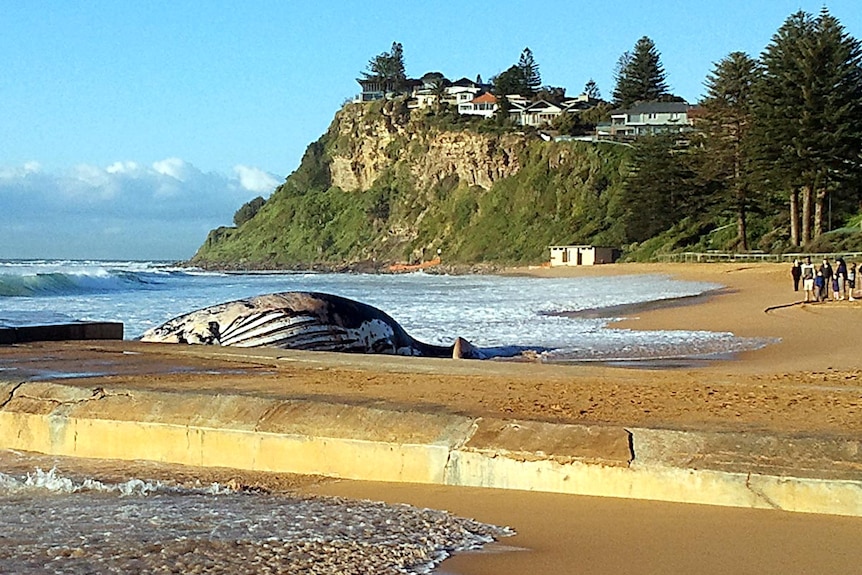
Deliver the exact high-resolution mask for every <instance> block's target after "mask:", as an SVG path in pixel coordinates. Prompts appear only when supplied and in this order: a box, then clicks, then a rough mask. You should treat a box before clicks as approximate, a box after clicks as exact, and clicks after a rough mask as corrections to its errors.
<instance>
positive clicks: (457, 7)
mask: <svg viewBox="0 0 862 575" xmlns="http://www.w3.org/2000/svg"><path fill="white" fill-rule="evenodd" d="M297 4H301V3H297ZM822 7H823V4H822V2H814V1H810V0H806V1H801V2H800V1H798V0H797V1H794V2H788V1H778V0H772V1H766V2H761V3H752V2H741V1H739V0H733V1H732V2H730V3H725V4H724V5H722V11H721V15H722V17H721V18H715V17H714V12H715V8H714V7H711V6H710V5H701V4H691V5H688V4H686V5H681V4H678V3H675V2H673V3H672V2H661V3H657V5H654V6H648V7H647V6H643V5H642V4H641V3H635V2H626V1H624V2H622V3H618V5H617V6H615V7H614V8H613V9H608V8H605V7H600V6H594V5H589V6H584V7H582V8H579V9H578V10H577V11H573V10H562V11H560V12H559V13H555V12H551V13H550V14H536V13H535V11H532V10H529V8H528V7H527V5H526V4H524V3H521V2H516V1H513V0H503V1H502V2H498V3H496V4H494V5H493V6H492V7H491V8H487V7H484V6H479V5H464V4H454V3H453V4H452V5H451V8H450V9H449V10H446V9H441V7H440V6H436V5H435V6H426V5H410V4H406V5H391V4H390V3H386V2H382V1H380V0H374V1H372V2H370V3H368V2H366V3H364V4H363V5H362V6H361V8H360V7H353V8H345V7H344V5H343V3H337V2H331V1H326V0H324V1H322V2H317V3H315V4H314V5H313V6H305V5H295V4H293V3H291V4H282V3H275V2H262V3H253V4H252V5H251V6H243V7H232V6H219V7H216V8H211V9H209V10H207V9H206V8H202V7H201V6H199V5H198V4H195V3H191V2H175V3H168V2H160V3H155V4H147V5H146V6H143V5H134V4H130V5H127V4H125V3H120V4H108V5H98V6H96V5H86V6H81V5H78V4H75V3H72V4H67V3H61V2H57V1H50V0H49V1H48V2H46V3H44V4H43V5H41V6H40V7H39V9H36V8H32V7H31V5H29V4H26V3H24V4H11V5H7V6H4V8H3V16H4V21H5V22H6V23H7V26H6V31H5V32H4V34H3V35H2V36H0V62H2V66H3V69H4V75H3V76H2V77H0V107H2V109H3V110H4V111H5V117H4V118H3V120H2V121H0V139H2V141H3V142H4V153H3V155H2V158H0V226H2V228H3V230H4V232H5V233H4V235H3V237H2V239H0V258H4V259H11V258H16V259H40V258H41V259H73V258H74V259H118V260H130V259H134V260H141V261H152V260H159V261H164V260H169V261H184V260H187V259H189V258H191V257H192V256H193V255H194V252H195V250H196V249H197V248H198V247H199V246H200V245H201V244H203V242H204V241H205V240H206V237H207V233H208V232H209V231H210V230H211V229H214V228H217V227H218V226H222V225H231V223H232V218H233V214H234V212H235V211H236V210H237V209H239V208H240V207H241V206H242V204H243V203H245V202H247V201H249V200H251V199H252V198H254V197H256V196H258V195H260V196H263V197H268V196H269V195H270V194H271V193H272V191H273V190H274V189H275V188H276V187H277V186H278V185H279V184H280V183H282V182H283V181H284V179H285V177H286V176H287V175H288V174H289V173H291V172H292V171H294V170H295V169H296V168H297V167H298V166H299V161H300V159H301V157H302V154H303V153H304V151H305V149H306V147H307V146H308V145H309V144H310V143H311V142H313V141H315V140H316V139H317V138H319V137H320V136H321V135H322V134H323V133H324V132H325V131H326V129H327V127H328V126H329V124H330V122H331V121H332V117H333V115H334V114H335V112H336V111H337V110H338V109H340V108H341V106H342V104H343V103H344V102H345V101H347V100H349V99H351V98H352V97H353V96H354V95H355V94H357V93H358V92H359V91H360V87H359V85H358V83H357V82H356V78H358V77H359V76H360V75H361V73H362V71H363V70H365V69H366V66H367V63H368V61H369V60H370V59H371V58H373V57H374V56H376V55H377V54H380V53H382V52H385V51H388V50H389V49H390V47H391V44H392V42H393V41H397V42H400V43H402V45H403V47H404V58H405V64H406V71H407V74H408V76H410V77H421V75H422V74H425V73H427V72H433V71H439V72H441V73H443V74H444V75H445V76H446V77H447V78H449V79H452V80H457V79H458V78H461V77H466V78H470V79H475V78H476V76H477V75H481V76H482V79H483V81H488V80H490V79H491V77H492V76H494V75H495V74H498V73H500V72H502V71H504V70H505V69H506V68H508V67H509V66H511V65H512V64H515V63H516V62H517V60H518V57H519V55H520V53H521V51H522V50H523V49H524V48H525V47H529V48H530V49H531V51H532V52H533V55H534V57H535V60H536V62H537V64H538V65H539V72H540V74H541V78H542V83H543V84H545V85H551V86H559V87H565V88H566V90H567V95H569V96H577V95H578V94H580V93H581V92H582V91H583V87H584V86H585V85H586V83H587V81H589V80H591V79H592V80H594V81H595V82H596V83H597V84H598V87H599V90H600V92H601V95H602V97H603V98H604V99H606V100H610V99H611V93H612V92H613V87H614V86H613V70H614V67H615V65H616V62H617V60H618V58H619V57H620V55H621V54H622V53H623V52H625V51H629V50H631V49H632V48H633V47H634V45H635V43H636V42H637V40H638V39H639V38H641V37H642V36H648V37H650V38H651V39H652V40H653V41H654V42H655V45H656V48H657V50H658V51H659V53H660V54H661V62H662V64H663V66H664V69H665V72H666V75H667V82H668V85H669V88H670V92H671V93H673V94H675V95H679V96H681V97H683V98H685V99H686V100H687V101H688V102H690V103H692V104H694V103H697V101H698V100H699V99H700V97H701V95H702V93H703V82H704V79H705V78H706V75H707V74H708V73H709V72H710V71H711V70H712V68H713V65H714V63H715V62H717V61H719V60H720V59H722V58H723V57H725V56H726V55H727V54H729V53H730V52H733V51H744V52H747V53H749V54H750V55H752V56H754V57H758V56H759V55H760V54H761V53H762V51H763V50H764V48H766V46H767V45H768V44H769V42H770V40H771V38H772V36H773V35H774V34H775V33H776V31H777V30H778V28H779V27H780V26H781V25H782V24H783V23H784V21H785V20H786V19H787V18H788V17H789V16H790V15H791V14H793V13H795V12H797V11H798V10H800V9H801V10H804V11H806V12H809V13H812V14H815V15H816V14H817V13H819V12H820V10H821V8H822ZM827 7H828V9H829V11H830V13H831V14H832V15H833V16H835V17H836V18H837V19H838V20H839V21H840V22H841V23H842V25H843V26H844V28H845V30H846V32H847V33H848V34H850V35H852V36H854V37H855V38H857V39H859V38H860V36H862V10H859V8H858V6H857V5H856V3H855V2H850V1H849V0H841V1H837V2H830V3H829V4H828V5H827ZM382 15H385V16H382ZM621 15H622V16H625V17H624V18H623V17H621ZM635 15H636V16H635ZM347 43H349V46H344V45H345V44H347ZM335 47H337V48H335Z"/></svg>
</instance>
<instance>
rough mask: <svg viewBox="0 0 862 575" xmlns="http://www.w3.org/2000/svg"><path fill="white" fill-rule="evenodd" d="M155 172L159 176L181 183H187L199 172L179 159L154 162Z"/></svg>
mask: <svg viewBox="0 0 862 575" xmlns="http://www.w3.org/2000/svg"><path fill="white" fill-rule="evenodd" d="M153 170H155V171H156V173H158V174H161V175H163V176H168V177H171V178H173V179H175V180H179V181H181V182H185V181H186V180H187V179H189V178H190V177H191V176H192V175H193V173H194V172H198V170H197V168H195V167H194V166H192V165H191V164H189V163H187V162H185V161H183V160H181V159H179V158H167V159H164V160H161V161H158V162H153ZM198 173H199V172H198Z"/></svg>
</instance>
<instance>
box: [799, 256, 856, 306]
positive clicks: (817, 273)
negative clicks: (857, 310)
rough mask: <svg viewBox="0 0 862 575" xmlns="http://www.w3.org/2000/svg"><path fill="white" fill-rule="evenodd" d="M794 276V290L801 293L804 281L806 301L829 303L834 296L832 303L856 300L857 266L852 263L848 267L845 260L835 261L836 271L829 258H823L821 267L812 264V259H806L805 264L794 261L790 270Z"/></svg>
mask: <svg viewBox="0 0 862 575" xmlns="http://www.w3.org/2000/svg"><path fill="white" fill-rule="evenodd" d="M790 275H791V276H793V290H794V291H799V282H800V280H801V281H802V289H803V290H804V291H805V301H806V302H812V301H827V300H829V299H830V297H829V294H830V293H831V294H832V298H831V299H832V301H839V300H843V299H847V300H849V301H853V300H854V299H856V298H855V297H854V294H855V292H856V264H855V263H854V262H851V263H850V265H849V266H848V265H847V263H846V262H845V261H844V259H843V258H838V259H837V260H835V269H833V268H832V265H831V264H830V263H829V260H828V259H827V258H823V263H822V264H820V267H815V266H814V264H813V263H811V258H810V257H806V258H805V261H804V262H801V263H800V261H799V260H798V259H797V260H794V261H793V267H792V268H790Z"/></svg>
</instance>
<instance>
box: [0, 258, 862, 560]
mask: <svg viewBox="0 0 862 575" xmlns="http://www.w3.org/2000/svg"><path fill="white" fill-rule="evenodd" d="M789 271H790V270H789V266H788V265H783V264H782V265H779V264H621V265H608V266H596V267H590V268H579V269H578V268H567V269H528V270H526V269H518V270H511V271H509V272H507V273H513V274H530V275H535V276H555V277H569V276H580V275H592V276H601V277H603V278H606V280H607V285H608V289H609V290H612V289H614V287H613V286H614V283H615V282H619V281H627V279H626V278H627V277H628V276H631V275H633V274H653V273H658V274H670V275H672V276H673V277H677V278H681V279H688V280H698V281H707V282H712V283H715V284H717V286H720V287H719V288H718V289H717V290H716V291H715V292H713V293H712V294H710V295H709V296H704V297H699V298H693V299H691V300H683V301H674V302H665V303H664V304H662V305H651V306H648V307H640V308H632V309H629V310H625V315H626V317H627V319H625V320H624V321H621V322H619V323H618V324H616V325H617V326H622V327H626V328H630V329H644V330H647V329H649V330H674V329H684V330H708V331H722V332H732V333H734V334H736V335H738V336H743V337H755V338H764V339H766V340H769V341H771V342H772V343H770V344H769V345H766V346H765V347H763V348H762V349H758V350H755V351H751V352H746V353H744V354H741V355H739V356H737V357H733V358H720V359H713V360H708V361H700V362H688V361H683V362H660V363H644V364H638V365H635V366H626V367H622V366H619V365H603V364H598V363H595V364H580V365H568V366H560V365H543V364H535V363H525V362H503V361H491V362H473V361H449V360H425V359H421V360H420V359H417V360H406V361H405V360H404V358H396V359H393V360H391V361H390V360H387V359H384V358H380V357H369V356H354V355H338V354H323V353H321V354H295V355H291V354H289V353H288V354H286V353H284V352H281V353H278V354H276V353H273V354H272V355H271V357H272V359H271V361H267V360H266V358H265V357H263V358H261V357H257V358H256V359H255V360H254V362H255V363H254V365H252V366H247V365H246V367H247V369H245V370H239V369H238V370H235V371H233V372H231V373H230V374H223V375H220V376H219V377H217V378H213V377H212V376H211V375H207V374H204V373H194V372H189V373H177V372H176V371H171V370H166V371H164V372H159V370H158V369H155V368H154V361H155V360H154V359H152V357H155V356H152V354H154V353H155V350H158V354H160V356H161V357H169V356H172V357H175V358H180V359H181V360H182V361H184V362H187V363H188V364H189V365H194V364H195V363H196V362H198V363H199V364H200V365H209V366H212V365H214V363H213V361H212V359H211V358H209V359H204V358H203V356H202V355H200V349H201V348H198V347H197V346H190V347H186V346H157V347H154V346H148V345H146V344H140V343H134V342H115V343H99V344H98V345H96V344H93V345H88V346H84V347H83V348H82V346H81V344H59V345H58V344H50V345H49V344H44V346H43V344H33V345H32V346H30V350H31V351H32V352H33V353H35V354H38V353H40V349H50V356H51V357H50V358H49V359H50V360H56V361H58V362H60V361H63V358H64V357H65V358H66V360H68V358H69V357H73V358H75V361H77V362H78V363H79V364H80V365H81V369H87V367H88V365H89V364H88V363H87V362H88V361H91V360H92V361H97V360H99V354H104V353H105V352H106V351H107V352H112V351H113V352H118V351H122V352H123V353H127V352H130V351H131V352H133V353H135V354H140V358H141V359H139V360H138V361H140V362H141V364H140V366H146V369H145V370H144V367H139V368H138V372H136V371H135V369H136V368H134V367H131V368H130V372H129V373H128V374H126V375H124V374H119V376H117V375H114V376H112V377H111V378H110V381H111V382H112V383H114V384H116V383H118V382H119V383H123V381H124V379H123V378H124V377H126V378H128V381H129V382H131V381H134V385H136V386H138V387H140V388H143V389H151V390H171V391H175V390H176V391H184V390H188V391H195V392H201V391H204V392H212V393H221V392H224V391H226V390H241V391H242V392H243V393H254V394H256V395H260V396H265V397H268V396H278V397H289V398H299V399H301V398H309V399H314V400H317V401H327V402H333V403H341V404H350V405H380V406H395V407H397V408H398V409H408V410H411V411H419V412H424V413H448V414H459V415H468V416H472V417H497V418H511V419H519V420H532V421H542V422H555V423H578V424H590V425H599V426H602V425H616V426H632V427H645V428H658V429H681V430H706V431H743V432H744V431H758V432H760V431H763V432H770V433H775V434H779V435H786V436H788V437H793V436H804V437H849V438H858V437H859V434H860V432H862V411H860V406H862V383H860V374H862V354H860V353H859V347H860V346H859V341H860V328H862V302H859V301H855V302H849V301H837V302H825V303H818V304H803V303H802V298H803V293H802V292H794V291H793V288H792V281H791V278H790V273H789ZM40 346H42V347H40ZM88 350H90V351H91V352H92V354H93V358H90V359H88V358H89V356H88V353H90V351H88ZM20 353H21V351H20V349H13V348H0V359H4V358H12V357H14V356H15V355H16V354H19V355H20ZM64 354H65V355H64ZM220 361H222V362H223V366H222V367H229V366H237V365H245V363H243V362H246V363H248V361H249V360H248V358H247V357H245V356H243V354H242V353H241V352H239V351H236V350H226V351H225V353H224V355H222V356H220ZM48 367H50V365H48ZM140 370H144V371H146V373H141V372H140ZM71 381H72V384H73V385H81V386H88V387H92V386H93V385H98V382H99V378H98V377H96V378H91V379H87V380H78V381H80V383H77V382H75V380H71ZM106 381H108V380H107V379H106ZM198 472H199V473H200V474H201V476H202V477H206V478H207V480H221V481H234V482H236V483H238V484H242V485H261V486H269V487H272V488H275V489H300V490H301V491H303V492H306V493H310V494H336V495H341V496H350V497H360V498H370V499H375V500H385V501H391V502H405V503H412V504H415V505H419V506H428V507H434V508H441V509H446V510H448V511H450V512H452V513H455V514H458V515H464V516H469V517H474V518H476V519H478V520H480V521H484V522H489V523H496V524H499V525H507V526H511V527H513V528H514V529H515V530H516V531H517V532H518V535H517V536H516V537H514V538H512V539H510V540H504V541H502V542H501V545H502V547H498V549H497V551H496V552H493V553H481V554H464V555H459V556H457V557H455V558H453V559H451V560H449V561H447V562H446V563H444V566H443V569H444V570H445V572H446V573H459V574H461V575H480V574H486V573H495V574H498V575H507V574H515V573H525V572H526V573H608V574H610V573H621V572H625V573H675V572H683V571H685V572H694V573H727V572H741V573H746V572H750V573H812V572H822V573H854V572H857V571H858V562H857V561H856V560H855V556H854V553H855V548H856V546H857V545H858V540H859V533H862V520H860V519H858V518H842V517H835V516H821V515H806V514H792V513H786V512H781V511H763V510H750V509H729V508H720V507H712V506H703V505H682V504H669V503H657V502H650V501H633V500H625V499H601V498H593V497H577V496H566V495H554V494H541V493H530V492H523V491H498V490H477V489H470V488H454V487H438V486H427V485H426V486H421V485H404V484H400V485H392V484H382V483H366V482H354V481H333V480H322V479H320V478H299V479H297V478H285V477H284V476H281V475H277V474H274V475H273V474H261V473H249V472H239V471H230V470H227V471H224V470H223V471H221V472H215V471H213V470H206V471H203V470H201V471H198ZM164 473H168V474H170V473H172V472H170V471H167V472H164ZM183 473H186V474H191V475H192V476H193V475H194V474H195V473H196V471H195V470H188V469H186V470H184V471H183ZM511 547H514V548H517V549H518V550H516V551H511V550H510V551H505V549H507V548H511Z"/></svg>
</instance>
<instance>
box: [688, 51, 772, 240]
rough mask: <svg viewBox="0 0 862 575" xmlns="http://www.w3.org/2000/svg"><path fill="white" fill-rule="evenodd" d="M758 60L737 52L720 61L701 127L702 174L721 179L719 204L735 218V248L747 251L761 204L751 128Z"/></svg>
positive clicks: (708, 86) (715, 180)
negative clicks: (750, 230) (752, 218)
mask: <svg viewBox="0 0 862 575" xmlns="http://www.w3.org/2000/svg"><path fill="white" fill-rule="evenodd" d="M758 74H759V68H758V64H757V62H756V61H755V60H754V59H752V58H751V57H750V56H749V55H748V54H745V53H743V52H733V53H732V54H730V55H728V56H727V57H726V58H724V59H723V60H721V61H720V62H718V64H716V66H715V69H714V70H713V71H712V72H711V73H710V74H709V75H708V76H707V78H706V82H705V84H706V96H705V98H704V99H703V100H702V101H701V102H700V113H699V114H698V116H697V127H698V128H699V129H700V134H701V138H702V143H703V146H702V148H701V150H700V152H701V153H702V154H703V157H704V159H705V161H703V162H700V164H699V166H700V172H701V174H700V175H701V177H702V178H703V179H704V180H706V181H707V182H712V183H714V184H716V186H717V190H716V192H717V193H718V194H719V198H718V203H719V205H720V206H721V207H722V208H724V209H725V210H727V211H729V212H731V213H733V214H734V216H735V218H736V233H737V237H736V247H737V248H738V249H741V250H742V251H748V215H749V212H750V211H751V210H752V208H754V207H755V205H756V203H757V198H756V184H755V182H754V176H753V174H754V172H755V168H754V165H753V162H752V160H751V158H752V152H751V146H752V143H751V142H752V138H751V130H752V124H753V123H754V94H753V92H754V85H755V83H756V81H757V79H758Z"/></svg>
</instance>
